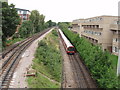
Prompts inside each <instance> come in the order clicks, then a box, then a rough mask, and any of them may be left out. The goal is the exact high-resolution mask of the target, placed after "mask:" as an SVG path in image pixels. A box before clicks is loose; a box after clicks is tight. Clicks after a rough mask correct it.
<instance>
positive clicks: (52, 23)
mask: <svg viewBox="0 0 120 90" xmlns="http://www.w3.org/2000/svg"><path fill="white" fill-rule="evenodd" d="M46 23H48V27H52V26H56V23H55V22H52V20H49V21H47V22H46Z"/></svg>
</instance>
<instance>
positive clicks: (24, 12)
mask: <svg viewBox="0 0 120 90" xmlns="http://www.w3.org/2000/svg"><path fill="white" fill-rule="evenodd" d="M16 10H17V13H18V15H19V16H20V18H21V21H22V22H24V21H26V20H29V16H30V11H29V10H26V9H20V8H16Z"/></svg>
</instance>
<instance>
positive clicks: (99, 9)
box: [8, 0, 120, 22]
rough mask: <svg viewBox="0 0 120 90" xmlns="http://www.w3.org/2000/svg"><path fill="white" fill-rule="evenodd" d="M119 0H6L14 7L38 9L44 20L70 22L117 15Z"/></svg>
mask: <svg viewBox="0 0 120 90" xmlns="http://www.w3.org/2000/svg"><path fill="white" fill-rule="evenodd" d="M119 1H120V0H8V3H9V4H11V3H13V4H14V5H15V7H16V8H21V9H28V10H30V11H32V10H38V11H39V12H40V14H43V15H44V16H45V21H48V20H52V21H54V22H72V21H73V20H75V19H81V18H82V19H83V18H84V19H85V18H91V17H95V16H101V15H112V16H118V2H119Z"/></svg>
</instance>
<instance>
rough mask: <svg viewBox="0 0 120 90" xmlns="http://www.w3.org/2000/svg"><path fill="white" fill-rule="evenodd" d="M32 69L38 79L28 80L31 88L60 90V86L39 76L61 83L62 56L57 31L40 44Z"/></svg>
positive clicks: (31, 78)
mask: <svg viewBox="0 0 120 90" xmlns="http://www.w3.org/2000/svg"><path fill="white" fill-rule="evenodd" d="M32 68H33V69H35V70H36V71H37V77H29V78H28V80H27V81H28V85H29V87H30V88H60V85H58V84H56V83H55V82H52V81H50V80H48V79H47V78H45V77H43V76H41V75H40V74H39V73H41V74H43V75H45V76H47V77H48V78H50V79H52V80H55V81H56V82H58V83H60V82H61V71H62V68H61V54H60V49H59V41H58V36H57V32H56V31H55V30H53V31H52V32H51V33H49V34H48V35H47V36H46V37H45V38H44V39H43V40H42V41H40V42H39V44H38V48H37V50H36V53H35V59H34V60H33V65H32Z"/></svg>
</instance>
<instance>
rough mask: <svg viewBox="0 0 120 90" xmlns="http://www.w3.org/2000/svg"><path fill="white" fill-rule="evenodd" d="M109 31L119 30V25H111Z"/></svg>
mask: <svg viewBox="0 0 120 90" xmlns="http://www.w3.org/2000/svg"><path fill="white" fill-rule="evenodd" d="M110 29H111V30H120V25H118V24H111V25H110Z"/></svg>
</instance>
